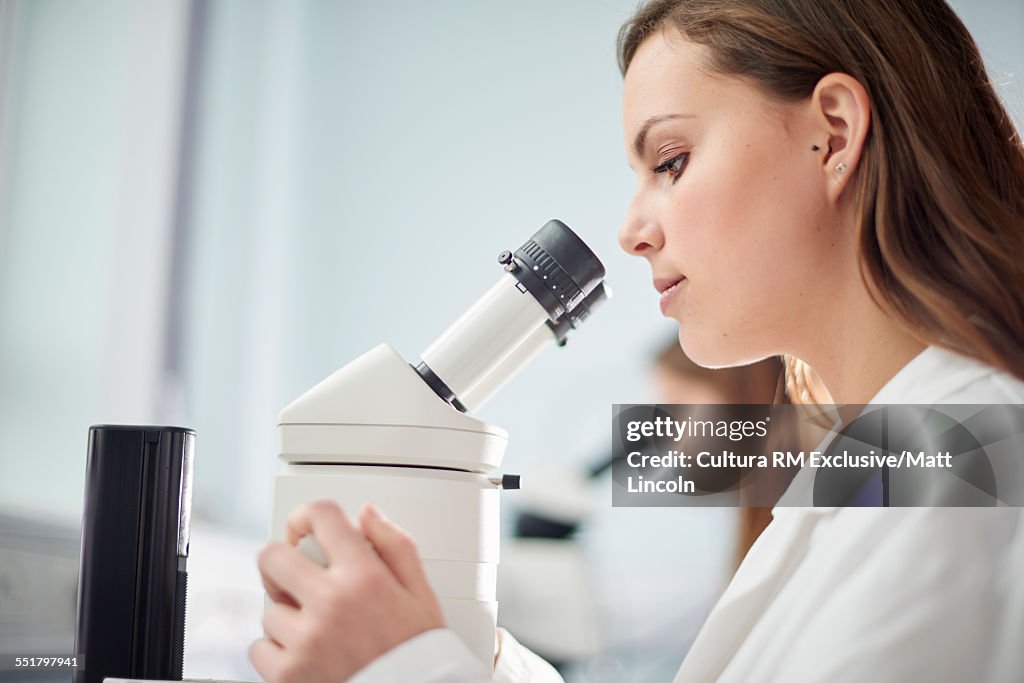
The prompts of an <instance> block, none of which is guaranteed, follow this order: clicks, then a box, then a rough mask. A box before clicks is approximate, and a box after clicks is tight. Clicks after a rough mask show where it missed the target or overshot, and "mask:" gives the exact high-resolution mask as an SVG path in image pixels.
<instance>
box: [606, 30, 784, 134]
mask: <svg viewBox="0 0 1024 683" xmlns="http://www.w3.org/2000/svg"><path fill="white" fill-rule="evenodd" d="M709 63H710V59H709V58H708V50H707V48H706V47H704V46H703V45H698V44H696V43H692V42H690V41H688V40H686V39H685V38H684V37H683V36H682V35H681V34H679V33H678V32H677V31H675V30H673V29H667V30H663V31H658V32H656V33H654V34H652V35H651V36H650V37H648V38H647V39H646V40H645V41H644V42H643V43H641V44H640V47H639V48H638V49H637V51H636V54H635V55H634V56H633V61H632V62H631V63H630V65H629V69H628V70H627V71H626V77H625V79H624V81H623V118H624V123H625V134H626V136H627V138H628V139H630V140H631V139H632V136H633V135H634V134H635V132H636V131H637V130H638V129H639V128H640V127H641V126H642V125H643V123H644V122H645V121H646V120H647V119H649V118H651V117H658V116H667V115H672V114H680V113H686V114H693V115H695V116H697V117H701V118H703V117H705V116H708V117H721V116H723V115H726V114H729V113H734V112H736V111H739V110H749V109H750V108H751V107H756V108H760V107H761V106H763V105H764V104H765V100H766V98H765V97H764V96H763V95H762V94H761V93H760V92H759V91H757V89H756V88H754V87H753V86H750V85H748V84H747V83H745V82H743V81H742V80H740V79H738V78H734V77H729V76H723V75H721V74H716V73H713V72H712V71H711V69H710V68H709V66H708V64H709Z"/></svg>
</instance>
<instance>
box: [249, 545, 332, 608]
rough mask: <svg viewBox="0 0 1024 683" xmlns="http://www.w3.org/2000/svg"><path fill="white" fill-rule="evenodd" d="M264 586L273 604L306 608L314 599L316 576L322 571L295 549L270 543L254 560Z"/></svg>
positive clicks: (316, 585) (317, 584) (316, 591)
mask: <svg viewBox="0 0 1024 683" xmlns="http://www.w3.org/2000/svg"><path fill="white" fill-rule="evenodd" d="M257 565H258V566H259V570H260V576H261V577H262V579H263V587H264V588H265V589H266V591H267V595H269V596H270V599H271V600H273V601H274V602H281V603H284V604H286V605H287V604H290V605H305V604H309V603H310V602H313V601H315V600H316V599H317V595H318V587H319V583H318V578H317V577H318V574H320V573H322V572H323V569H322V568H321V567H318V566H317V565H316V564H314V563H313V561H312V560H310V559H309V558H308V557H306V556H305V555H303V554H302V553H301V552H299V550H298V549H297V548H294V547H293V546H290V545H288V544H286V543H278V542H273V541H272V542H270V543H268V544H267V545H266V546H264V547H263V550H261V551H260V555H259V559H258V560H257Z"/></svg>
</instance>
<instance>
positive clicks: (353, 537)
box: [285, 500, 369, 563]
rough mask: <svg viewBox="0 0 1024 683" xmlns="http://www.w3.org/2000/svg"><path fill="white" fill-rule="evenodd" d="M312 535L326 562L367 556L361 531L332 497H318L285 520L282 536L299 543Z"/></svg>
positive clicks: (366, 548)
mask: <svg viewBox="0 0 1024 683" xmlns="http://www.w3.org/2000/svg"><path fill="white" fill-rule="evenodd" d="M310 534H312V535H313V536H314V537H315V538H316V540H317V542H318V544H319V545H320V548H321V549H322V550H323V553H324V556H325V557H326V559H327V561H328V563H342V562H346V561H351V560H352V559H353V558H354V557H359V556H360V555H362V556H364V557H365V556H367V555H368V551H369V548H368V547H367V544H366V540H365V539H364V537H363V534H362V533H361V532H360V531H359V530H358V529H356V527H355V525H353V524H352V521H351V520H350V519H349V518H348V515H346V514H345V513H344V512H343V511H342V509H341V508H340V507H339V506H338V504H337V503H335V502H334V501H332V500H318V501H316V502H313V503H308V504H306V505H303V506H302V507H300V508H298V509H296V510H295V511H294V512H292V514H290V515H289V516H288V520H287V521H286V522H285V538H286V540H287V541H288V543H290V544H291V545H298V543H299V541H300V540H302V538H303V537H305V536H308V535H310Z"/></svg>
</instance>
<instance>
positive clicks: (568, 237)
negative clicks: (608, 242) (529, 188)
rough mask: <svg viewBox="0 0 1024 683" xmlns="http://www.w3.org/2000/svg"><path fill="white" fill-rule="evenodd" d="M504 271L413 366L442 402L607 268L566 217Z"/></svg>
mask: <svg viewBox="0 0 1024 683" xmlns="http://www.w3.org/2000/svg"><path fill="white" fill-rule="evenodd" d="M498 261H499V263H501V264H502V265H503V266H504V269H505V272H506V275H505V276H504V277H502V278H501V280H500V281H499V282H498V283H497V284H496V285H494V286H493V287H492V288H491V289H489V290H488V291H487V293H485V294H484V295H483V297H482V298H481V299H480V300H479V301H477V302H476V303H475V304H473V306H472V307H470V309H469V310H468V311H466V312H465V313H464V314H463V315H462V316H461V317H460V318H459V319H458V320H456V321H455V323H454V324H453V325H452V326H451V327H449V328H448V329H447V330H445V331H444V333H442V334H441V336H440V337H438V338H437V339H436V340H435V341H434V342H433V343H432V344H431V345H430V346H429V347H428V348H427V349H426V350H425V351H424V352H423V354H422V356H421V359H422V362H421V363H420V364H419V365H418V366H417V367H416V371H417V372H418V373H419V374H420V376H421V377H423V379H424V381H426V382H427V384H429V385H430V386H431V388H433V389H434V391H435V392H436V393H437V394H438V395H439V396H440V397H441V398H442V399H444V400H445V401H448V402H449V403H451V404H452V405H453V406H455V407H456V408H458V409H460V410H465V406H464V405H463V402H462V397H463V396H465V395H467V394H468V393H469V392H470V391H471V390H472V389H473V387H474V386H476V384H477V383H479V382H480V381H481V380H483V378H485V377H486V376H487V375H489V374H491V373H492V372H493V371H494V369H495V368H496V367H497V366H498V365H499V364H500V363H501V362H502V361H504V360H505V358H506V357H508V356H509V355H510V354H511V353H512V352H513V351H514V350H515V349H516V348H518V347H519V346H520V345H522V344H523V342H524V341H526V339H527V338H528V337H530V335H532V334H533V333H535V332H536V331H537V329H538V328H540V327H541V326H543V325H544V323H545V322H547V321H551V322H556V321H558V320H559V319H560V318H562V317H563V316H564V315H566V314H567V313H570V312H571V311H572V310H573V309H575V308H576V307H577V306H578V305H579V304H580V303H581V302H582V301H583V300H584V299H585V298H586V297H587V296H588V295H589V294H590V293H591V292H592V291H593V290H594V288H595V287H597V286H598V284H600V282H601V280H602V279H603V278H604V266H603V265H602V264H601V261H600V260H599V259H598V258H597V256H596V255H595V254H594V252H592V251H591V250H590V248H589V247H588V246H587V245H586V244H585V243H584V242H583V240H581V239H580V238H579V237H578V236H577V235H576V233H574V232H573V231H572V230H570V229H569V227H568V226H567V225H565V223H562V222H561V221H558V220H551V221H548V222H547V223H546V224H545V225H544V227H542V228H541V229H540V230H538V231H537V232H536V233H534V235H533V236H532V237H531V238H530V239H529V240H527V242H526V243H525V244H524V245H523V246H521V247H520V248H519V249H517V250H516V251H515V252H514V253H513V252H509V251H504V252H502V253H501V254H500V255H499V256H498Z"/></svg>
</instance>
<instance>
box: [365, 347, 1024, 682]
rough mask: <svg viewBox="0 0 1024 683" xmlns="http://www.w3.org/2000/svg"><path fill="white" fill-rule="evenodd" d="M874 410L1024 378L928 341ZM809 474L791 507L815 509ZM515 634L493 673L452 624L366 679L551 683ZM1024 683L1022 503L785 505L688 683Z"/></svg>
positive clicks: (728, 598) (952, 398) (690, 667)
mask: <svg viewBox="0 0 1024 683" xmlns="http://www.w3.org/2000/svg"><path fill="white" fill-rule="evenodd" d="M872 403H876V404H899V403H921V404H936V403H948V404H968V403H975V404H977V403H985V404H1006V403H1016V404H1024V383H1022V382H1020V381H1018V380H1017V379H1015V378H1014V377H1012V376H1010V375H1007V374H1005V373H1001V372H999V371H997V370H994V369H992V368H990V367H987V366H985V365H982V364H980V363H977V362H974V361H972V360H969V359H966V358H964V357H961V356H959V355H956V354H953V353H950V352H947V351H944V350H941V349H938V348H934V347H932V348H928V349H926V350H925V351H924V352H922V353H921V354H920V355H919V356H917V357H916V358H914V359H913V360H912V361H911V362H910V363H909V364H907V366H906V367H904V368H903V369H902V370H901V371H900V372H899V373H897V374H896V375H895V376H894V377H893V378H892V379H891V380H890V381H889V382H888V383H887V384H886V385H885V386H884V387H883V388H882V389H881V391H879V393H878V394H877V395H876V396H875V398H874V399H873V400H872ZM812 484H813V479H812V475H811V473H810V471H805V472H801V474H800V475H798V477H797V478H796V479H795V480H794V482H793V484H792V485H791V486H790V488H789V490H788V491H787V492H786V496H785V498H784V502H788V503H791V504H793V503H800V502H803V501H806V500H809V498H808V496H809V493H810V487H811V485H812ZM560 680H561V679H560V678H559V677H558V675H557V674H556V673H555V672H554V671H553V670H552V669H551V668H550V667H549V666H547V665H546V664H545V663H544V662H542V661H541V660H540V659H539V658H537V657H536V656H535V655H533V654H532V653H530V652H529V651H527V650H526V649H525V648H523V647H522V646H521V645H519V644H518V643H516V642H515V641H514V640H512V639H510V638H506V640H505V642H504V643H503V645H502V649H501V654H500V656H499V658H498V666H497V670H496V671H495V672H494V676H493V678H491V676H490V674H489V673H487V672H484V671H481V667H480V665H479V664H478V663H477V662H476V661H475V660H474V659H473V658H472V656H471V655H470V654H469V652H468V651H467V650H466V648H465V647H464V646H462V644H461V642H460V641H459V640H458V638H456V637H455V636H454V634H452V633H451V632H450V631H446V630H437V631H431V632H429V633H426V634H422V635H420V636H418V637H416V638H413V639H412V640H410V641H408V642H406V643H404V644H403V645H401V646H399V647H398V648H395V649H394V650H392V651H391V652H389V653H388V654H386V655H384V656H383V657H381V658H379V659H378V660H377V661H375V662H374V663H372V664H371V665H370V666H369V667H368V668H367V669H365V670H364V671H363V672H361V673H360V674H357V676H356V677H355V678H354V679H353V681H352V683H385V682H398V681H401V682H402V683H412V682H417V681H419V682H423V683H428V682H430V683H433V682H435V681H436V682H440V681H444V682H445V683H485V682H487V681H500V682H501V683H510V682H512V681H517V682H529V683H551V682H553V681H555V682H557V681H560ZM705 681H718V682H719V683H733V682H736V683H739V682H743V683H751V682H760V681H773V682H776V681H777V682H779V683H803V682H812V681H828V682H829V683H843V682H845V681H849V682H851V683H853V682H858V683H859V682H861V681H872V682H873V683H879V682H881V683H889V682H892V683H895V682H902V681H930V682H933V683H939V682H943V681H950V682H956V683H960V682H962V681H972V682H990V683H1006V682H1010V681H1024V517H1022V510H1021V509H1020V508H813V507H783V506H781V505H780V506H779V507H776V509H775V512H774V519H773V521H772V523H771V524H770V525H769V526H768V528H767V529H766V530H765V531H764V533H763V534H762V535H761V537H760V538H759V539H758V541H757V543H755V544H754V546H753V547H752V548H751V550H750V552H749V553H748V554H747V557H746V558H745V559H744V561H743V563H742V565H741V566H740V568H739V570H738V571H737V572H736V575H735V577H734V578H733V580H732V582H731V583H730V584H729V586H728V588H727V589H726V590H725V593H724V594H723V595H722V598H721V599H720V600H719V602H718V604H717V605H716V606H715V608H714V610H713V611H712V612H711V614H710V616H709V617H708V619H707V621H706V622H705V624H704V627H703V629H702V630H701V632H700V634H699V635H698V637H697V640H696V641H695V642H694V644H693V647H692V648H691V649H690V652H689V654H688V655H687V657H686V659H685V661H684V662H683V665H682V667H681V668H680V669H679V673H678V674H677V675H676V678H675V682H674V683H692V682H705Z"/></svg>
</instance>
